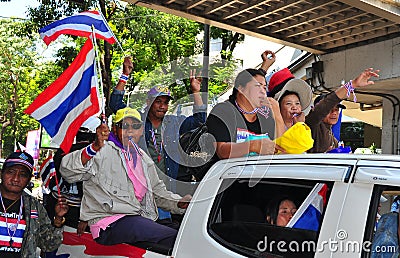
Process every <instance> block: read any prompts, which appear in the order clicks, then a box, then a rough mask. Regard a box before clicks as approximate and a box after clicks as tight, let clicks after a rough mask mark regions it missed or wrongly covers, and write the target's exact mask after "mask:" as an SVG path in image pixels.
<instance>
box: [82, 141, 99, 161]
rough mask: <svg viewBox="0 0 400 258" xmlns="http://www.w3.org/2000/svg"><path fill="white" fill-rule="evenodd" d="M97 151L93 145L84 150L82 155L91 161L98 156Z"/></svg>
mask: <svg viewBox="0 0 400 258" xmlns="http://www.w3.org/2000/svg"><path fill="white" fill-rule="evenodd" d="M96 153H97V151H95V150H94V149H93V147H92V144H89V145H88V146H87V147H86V148H84V149H83V152H82V154H83V155H84V156H85V157H86V158H87V159H91V158H93V157H94V156H95V155H96Z"/></svg>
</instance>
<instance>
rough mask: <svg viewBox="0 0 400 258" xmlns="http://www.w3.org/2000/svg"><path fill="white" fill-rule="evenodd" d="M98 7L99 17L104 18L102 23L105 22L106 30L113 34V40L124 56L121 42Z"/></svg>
mask: <svg viewBox="0 0 400 258" xmlns="http://www.w3.org/2000/svg"><path fill="white" fill-rule="evenodd" d="M98 4H99V3H98ZM98 8H99V13H100V15H101V18H102V19H103V20H104V23H105V24H106V26H107V28H108V30H109V31H110V32H111V34H112V35H113V36H114V38H115V41H116V42H117V44H118V46H119V48H120V49H121V51H122V53H123V54H124V56H126V54H125V51H124V49H123V48H122V45H121V43H119V41H118V38H117V37H116V36H115V34H114V32H113V31H112V29H111V28H110V26H109V25H108V23H107V20H106V18H105V17H104V15H103V13H102V12H101V8H100V6H98Z"/></svg>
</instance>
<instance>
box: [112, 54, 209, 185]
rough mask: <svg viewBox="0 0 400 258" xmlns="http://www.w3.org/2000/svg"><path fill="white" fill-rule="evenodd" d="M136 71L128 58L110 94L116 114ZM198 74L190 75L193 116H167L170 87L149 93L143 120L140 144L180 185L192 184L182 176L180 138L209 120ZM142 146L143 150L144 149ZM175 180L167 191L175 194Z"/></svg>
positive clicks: (169, 183) (154, 88) (160, 87)
mask: <svg viewBox="0 0 400 258" xmlns="http://www.w3.org/2000/svg"><path fill="white" fill-rule="evenodd" d="M132 70H133V63H132V61H131V59H130V58H129V57H127V58H125V60H124V63H123V75H121V77H122V79H120V80H119V82H118V84H117V86H116V87H115V89H114V90H113V92H112V93H111V97H110V104H109V105H110V108H111V109H112V111H113V112H114V113H115V112H117V110H119V109H121V108H124V107H126V104H125V103H124V102H123V96H124V94H125V91H124V87H125V84H126V82H127V80H126V79H124V78H128V76H129V74H130V73H131V72H132ZM195 73H196V71H195V70H194V71H191V73H190V87H191V91H192V93H193V100H194V104H193V115H192V116H189V117H186V116H183V115H180V116H176V115H166V112H167V111H168V107H169V102H170V101H171V100H172V99H173V97H172V96H171V92H170V91H169V89H168V88H167V87H162V86H155V87H153V88H151V89H150V90H149V91H148V93H147V99H146V104H147V107H146V109H145V112H144V113H143V114H142V119H143V121H145V126H144V127H145V128H144V140H145V143H144V144H140V147H142V148H143V149H144V150H146V152H147V153H148V154H149V155H150V156H151V158H152V159H153V161H154V162H155V164H156V165H157V167H158V168H159V169H160V170H161V171H162V172H164V174H166V175H167V176H168V177H169V179H177V180H179V181H191V180H192V177H191V175H187V174H184V175H182V174H179V173H178V171H179V164H180V155H179V152H178V151H179V147H180V146H179V137H180V135H182V134H183V133H185V132H188V131H191V130H193V129H195V128H197V127H199V126H200V125H201V124H203V123H204V122H205V120H206V116H207V114H206V109H207V106H206V105H203V101H202V98H201V96H200V85H201V79H200V78H199V77H196V74H195ZM142 145H143V146H142ZM175 183H176V182H175V180H169V182H168V185H167V186H168V188H169V189H171V190H173V191H176V186H175Z"/></svg>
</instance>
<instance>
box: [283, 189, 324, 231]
mask: <svg viewBox="0 0 400 258" xmlns="http://www.w3.org/2000/svg"><path fill="white" fill-rule="evenodd" d="M327 191H328V186H327V185H326V184H323V183H318V184H316V185H315V186H314V188H313V189H312V191H311V193H310V194H309V195H308V196H307V198H306V199H305V200H304V202H303V203H302V204H301V206H300V207H299V209H298V210H297V212H296V213H295V214H294V216H293V218H292V219H291V220H290V221H289V223H288V225H287V226H286V227H292V228H300V229H307V230H314V231H318V230H319V227H320V225H321V218H322V213H323V211H324V207H325V205H326V193H327Z"/></svg>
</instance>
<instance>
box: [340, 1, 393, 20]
mask: <svg viewBox="0 0 400 258" xmlns="http://www.w3.org/2000/svg"><path fill="white" fill-rule="evenodd" d="M340 2H342V3H345V4H348V5H350V6H354V7H356V8H359V9H361V10H363V11H365V12H367V13H372V14H375V15H376V16H379V17H385V18H386V19H388V20H390V21H392V22H395V23H400V8H399V7H397V6H395V5H394V4H393V5H391V4H388V3H384V2H383V1H380V0H361V1H360V0H340ZM386 2H387V1H386Z"/></svg>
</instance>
